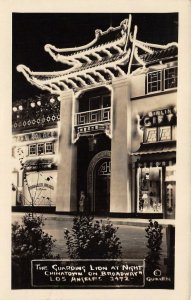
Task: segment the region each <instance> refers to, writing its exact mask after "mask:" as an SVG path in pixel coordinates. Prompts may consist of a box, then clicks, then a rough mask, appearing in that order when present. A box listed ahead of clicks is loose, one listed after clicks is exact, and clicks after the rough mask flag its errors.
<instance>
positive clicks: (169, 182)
mask: <svg viewBox="0 0 191 300" xmlns="http://www.w3.org/2000/svg"><path fill="white" fill-rule="evenodd" d="M175 195H176V181H175V166H168V167H166V172H165V205H166V217H167V218H175Z"/></svg>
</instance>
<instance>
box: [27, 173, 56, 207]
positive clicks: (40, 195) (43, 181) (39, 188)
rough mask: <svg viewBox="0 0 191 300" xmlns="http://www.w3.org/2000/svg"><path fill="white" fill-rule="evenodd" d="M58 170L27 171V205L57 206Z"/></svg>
mask: <svg viewBox="0 0 191 300" xmlns="http://www.w3.org/2000/svg"><path fill="white" fill-rule="evenodd" d="M56 179H57V171H53V170H52V171H41V172H27V173H26V180H25V181H24V197H23V199H24V203H23V205H25V206H32V205H33V206H55V201H56Z"/></svg>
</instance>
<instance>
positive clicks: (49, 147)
mask: <svg viewBox="0 0 191 300" xmlns="http://www.w3.org/2000/svg"><path fill="white" fill-rule="evenodd" d="M46 153H53V143H46Z"/></svg>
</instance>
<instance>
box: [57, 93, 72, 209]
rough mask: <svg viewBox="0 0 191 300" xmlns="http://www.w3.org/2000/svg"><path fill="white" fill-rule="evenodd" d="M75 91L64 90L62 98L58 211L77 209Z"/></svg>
mask: <svg viewBox="0 0 191 300" xmlns="http://www.w3.org/2000/svg"><path fill="white" fill-rule="evenodd" d="M73 97H74V94H73V91H72V90H70V91H67V92H63V94H61V96H60V98H61V100H60V137H59V162H58V178H57V200H56V211H59V212H72V211H76V210H77V193H76V168H77V164H76V160H77V157H76V156H77V149H76V145H75V144H72V102H73Z"/></svg>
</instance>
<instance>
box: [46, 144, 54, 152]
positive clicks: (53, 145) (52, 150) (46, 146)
mask: <svg viewBox="0 0 191 300" xmlns="http://www.w3.org/2000/svg"><path fill="white" fill-rule="evenodd" d="M47 144H51V145H52V151H51V152H50V151H49V152H47V149H46V147H47ZM53 153H54V143H53V142H46V143H45V154H53Z"/></svg>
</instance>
